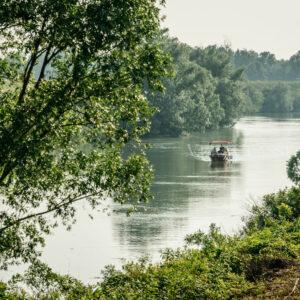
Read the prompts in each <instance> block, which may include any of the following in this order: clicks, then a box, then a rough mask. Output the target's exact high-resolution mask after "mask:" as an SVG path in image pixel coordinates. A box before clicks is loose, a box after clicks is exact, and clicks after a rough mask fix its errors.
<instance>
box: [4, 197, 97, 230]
mask: <svg viewBox="0 0 300 300" xmlns="http://www.w3.org/2000/svg"><path fill="white" fill-rule="evenodd" d="M97 195H99V193H95V194H90V195H84V196H81V197H78V198H74V199H71V200H69V201H67V202H64V201H65V200H63V201H62V202H61V203H59V204H57V205H55V206H54V207H53V208H49V209H46V210H44V211H41V212H38V213H35V214H30V215H27V216H24V217H22V218H20V219H18V220H15V221H14V222H12V223H11V224H9V225H7V226H4V227H2V228H0V234H1V233H2V232H4V231H5V230H7V229H9V228H11V227H13V226H15V225H18V224H20V223H21V222H24V221H26V220H29V219H32V218H36V217H39V216H43V215H46V214H49V213H51V212H55V211H57V210H59V209H60V208H62V207H68V206H69V205H71V204H73V203H75V202H78V201H80V200H83V199H86V198H89V197H94V196H97Z"/></svg>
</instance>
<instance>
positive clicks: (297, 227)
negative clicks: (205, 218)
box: [0, 187, 300, 300]
mask: <svg viewBox="0 0 300 300" xmlns="http://www.w3.org/2000/svg"><path fill="white" fill-rule="evenodd" d="M186 242H187V247H186V248H185V249H181V250H166V251H165V252H164V254H163V260H162V262H161V263H159V264H151V263H150V262H148V261H147V259H141V260H140V261H138V262H134V263H128V264H126V265H124V266H123V270H121V271H120V270H116V269H115V268H114V267H112V266H111V267H107V268H106V270H105V271H104V272H103V275H104V278H103V280H102V282H100V283H99V284H97V285H95V286H85V285H83V284H82V283H80V282H79V281H77V280H75V279H72V278H70V277H68V276H60V275H57V274H55V273H53V272H52V271H51V269H49V268H48V267H47V266H45V265H43V264H41V263H39V262H37V263H36V264H35V265H34V266H33V267H32V268H31V269H30V270H29V271H28V272H27V273H26V274H25V276H24V277H20V278H16V280H15V285H14V287H13V285H12V284H11V285H10V287H8V286H5V285H2V287H1V289H0V296H1V297H2V298H3V299H30V298H29V297H28V296H26V295H25V293H23V295H22V294H21V292H20V290H18V289H17V286H18V282H23V283H24V282H25V283H26V284H27V285H28V286H30V287H31V288H32V290H33V291H34V293H35V295H36V297H35V298H36V299H58V298H59V297H61V296H62V295H63V296H65V297H66V299H147V300H148V299H189V300H191V299H284V297H287V298H286V299H299V297H300V290H299V286H300V283H299V280H298V278H299V277H300V271H299V270H300V265H299V262H300V189H299V188H296V187H294V188H291V189H286V190H283V191H280V192H278V193H276V194H270V195H267V196H265V197H264V199H263V204H262V205H261V206H255V207H253V209H252V213H251V215H250V217H248V219H247V220H245V226H244V228H243V229H242V230H241V232H240V233H239V234H237V235H235V236H227V235H223V234H221V233H220V230H219V229H218V228H217V227H216V226H214V225H211V227H210V231H209V232H208V233H207V234H204V233H202V232H200V231H199V232H196V233H194V234H192V235H189V236H187V238H186ZM189 245H193V247H189ZM18 295H19V296H18ZM1 297H0V298H1ZM2 298H1V299H2ZM35 298H34V299H35Z"/></svg>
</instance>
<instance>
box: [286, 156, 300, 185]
mask: <svg viewBox="0 0 300 300" xmlns="http://www.w3.org/2000/svg"><path fill="white" fill-rule="evenodd" d="M287 174H288V177H289V178H290V179H291V180H292V181H293V182H294V183H295V184H297V185H299V184H300V151H298V152H297V153H296V154H295V155H293V156H292V157H291V158H290V159H289V161H288V164H287Z"/></svg>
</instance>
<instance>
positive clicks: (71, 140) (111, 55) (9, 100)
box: [0, 0, 168, 268]
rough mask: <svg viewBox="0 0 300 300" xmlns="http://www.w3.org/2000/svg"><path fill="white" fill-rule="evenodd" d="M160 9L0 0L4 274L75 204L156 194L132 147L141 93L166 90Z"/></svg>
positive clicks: (71, 0)
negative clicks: (159, 39)
mask: <svg viewBox="0 0 300 300" xmlns="http://www.w3.org/2000/svg"><path fill="white" fill-rule="evenodd" d="M158 5H159V4H158V3H156V1H153V0H126V1H123V0H121V1H120V0H59V1H58V0H3V1H1V3H0V103H1V105H0V144H1V147H0V194H1V202H2V203H1V210H0V268H5V267H6V266H7V265H8V264H10V263H15V262H18V261H19V260H20V258H21V259H22V260H23V261H29V260H31V259H32V258H34V257H35V256H36V255H37V254H38V252H37V250H36V249H37V246H38V245H40V244H43V242H44V239H43V237H44V234H47V233H49V232H50V231H51V228H52V227H53V226H55V225H57V222H58V220H59V219H61V220H62V221H63V223H64V224H67V225H70V222H72V221H73V220H74V216H75V212H76V206H75V203H76V202H77V201H79V200H83V199H84V200H86V201H88V202H89V203H90V205H91V206H92V207H95V206H96V205H98V204H99V203H100V202H101V200H103V199H107V198H109V197H111V198H113V199H114V200H115V201H118V202H121V203H124V202H127V201H129V200H131V201H146V200H147V199H148V198H149V183H150V180H151V177H152V172H151V168H150V166H149V164H148V161H147V160H146V158H145V156H144V155H143V152H141V151H137V150H138V149H139V147H138V145H139V143H140V137H141V136H142V135H143V134H144V133H145V132H147V130H148V128H149V119H150V117H151V115H152V112H153V111H152V109H151V108H149V106H148V103H147V100H146V98H145V97H144V96H142V92H141V89H142V85H143V84H145V83H147V84H148V85H149V86H150V87H151V88H154V89H161V88H162V86H161V83H160V78H161V77H162V76H165V75H166V71H165V70H166V68H167V66H168V59H167V57H166V55H165V54H164V53H163V51H162V50H161V48H160V46H159V45H158V43H156V42H155V40H156V36H157V34H158V32H159V23H160V18H159V8H158ZM126 144H130V145H131V151H130V152H129V155H127V156H126V157H125V156H124V155H122V153H123V150H124V147H125V145H126ZM49 213H52V214H51V215H50V216H49Z"/></svg>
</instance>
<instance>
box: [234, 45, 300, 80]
mask: <svg viewBox="0 0 300 300" xmlns="http://www.w3.org/2000/svg"><path fill="white" fill-rule="evenodd" d="M232 61H233V64H234V66H235V68H243V69H244V70H245V75H246V77H247V79H249V80H254V81H257V80H260V81H265V80H266V81H269V80H270V81H296V80H299V79H300V68H299V67H300V51H298V52H297V53H296V54H295V55H293V56H291V57H290V58H289V59H288V60H283V59H276V57H275V55H274V54H272V53H270V52H261V53H257V52H255V51H253V50H250V51H249V50H237V51H235V52H234V51H232Z"/></svg>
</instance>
